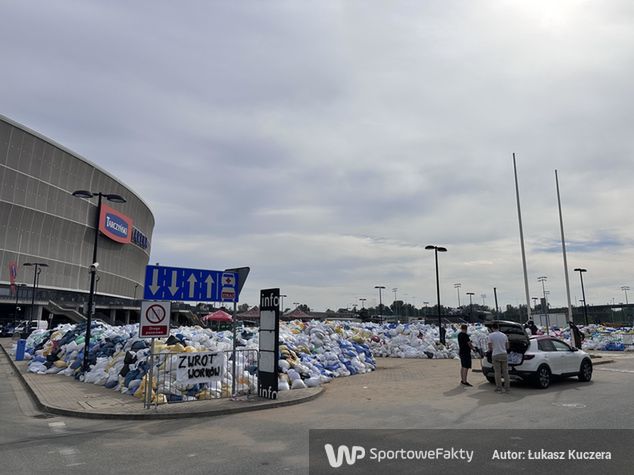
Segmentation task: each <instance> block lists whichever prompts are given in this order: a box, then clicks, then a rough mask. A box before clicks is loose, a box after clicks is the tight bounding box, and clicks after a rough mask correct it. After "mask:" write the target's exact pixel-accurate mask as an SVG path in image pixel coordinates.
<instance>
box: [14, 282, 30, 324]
mask: <svg viewBox="0 0 634 475" xmlns="http://www.w3.org/2000/svg"><path fill="white" fill-rule="evenodd" d="M25 287H27V285H26V284H15V314H14V316H13V321H15V322H17V321H18V311H19V310H20V307H18V305H19V298H20V289H24V288H25Z"/></svg>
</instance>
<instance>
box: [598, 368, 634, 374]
mask: <svg viewBox="0 0 634 475" xmlns="http://www.w3.org/2000/svg"><path fill="white" fill-rule="evenodd" d="M594 370H595V371H612V372H614V373H632V374H634V370H632V369H616V368H594Z"/></svg>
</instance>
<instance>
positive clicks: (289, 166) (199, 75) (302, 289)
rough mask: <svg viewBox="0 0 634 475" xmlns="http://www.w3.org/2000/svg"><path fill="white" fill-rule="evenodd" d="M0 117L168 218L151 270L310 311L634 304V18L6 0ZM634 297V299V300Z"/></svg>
mask: <svg viewBox="0 0 634 475" xmlns="http://www.w3.org/2000/svg"><path fill="white" fill-rule="evenodd" d="M0 25H1V28H0V58H2V68H1V70H2V78H1V81H0V84H1V87H0V113H2V114H4V115H6V116H8V117H10V118H12V119H14V120H16V121H18V122H20V123H22V124H24V125H26V126H28V127H31V128H33V129H35V130H37V131H38V132H40V133H42V134H44V135H45V136H47V137H50V138H52V139H53V140H55V141H57V142H59V143H61V144H63V145H65V146H66V147H68V148H70V149H71V150H74V151H75V152H77V153H79V154H81V155H83V156H85V157H87V158H88V159H89V160H91V161H93V162H94V163H96V164H98V165H99V166H101V167H103V168H105V169H106V170H108V171H109V172H111V173H112V174H113V175H115V176H116V177H118V178H120V179H121V180H122V181H123V182H125V183H126V184H128V185H130V186H131V187H132V188H133V189H134V190H135V191H136V192H138V193H139V194H140V195H141V196H142V197H143V198H144V200H145V201H146V202H147V203H148V204H149V205H150V207H151V209H152V211H153V213H154V215H155V218H156V227H155V229H154V236H153V242H152V256H151V262H160V263H161V264H162V265H173V266H181V267H198V268H206V269H224V268H226V267H234V266H243V265H247V266H250V267H251V269H252V273H251V276H250V278H249V280H248V282H247V283H246V286H245V288H244V290H243V293H242V298H241V301H242V302H247V303H250V304H256V303H257V298H258V295H259V293H258V292H259V289H261V288H270V287H280V288H281V290H282V293H285V294H287V295H288V299H287V301H286V302H288V304H289V305H288V306H290V304H291V303H293V302H302V303H306V304H308V305H309V306H310V307H311V308H313V309H317V310H325V309H326V308H328V307H329V308H333V309H336V308H339V307H346V306H349V305H352V304H355V303H357V304H358V303H359V301H358V299H359V298H367V299H368V300H367V302H366V305H372V306H373V305H375V304H376V303H377V301H378V294H377V292H376V291H375V290H374V286H375V285H385V286H386V287H387V295H386V294H384V300H383V302H384V303H391V302H392V300H393V299H394V294H393V293H392V292H391V289H392V288H394V287H396V288H398V289H399V290H398V293H397V296H398V298H399V299H401V298H404V299H405V300H406V301H408V302H410V303H415V304H416V305H418V306H421V305H422V303H423V301H429V302H430V303H432V304H433V303H435V300H436V296H435V275H434V272H435V271H434V256H433V252H430V251H426V250H425V249H424V247H425V245H427V244H438V245H444V246H446V247H447V248H448V252H447V253H445V254H442V255H440V256H439V257H440V282H441V300H442V302H443V303H445V304H447V305H450V306H456V305H457V299H458V296H457V294H456V290H455V289H454V283H456V282H460V283H461V284H462V288H461V293H462V295H461V302H462V303H463V304H464V303H465V301H468V297H467V296H466V295H465V293H466V292H469V291H471V292H475V294H476V300H477V301H478V302H480V303H481V302H482V298H481V297H480V295H481V294H486V303H487V304H488V305H492V304H493V287H497V289H498V296H499V301H500V304H501V305H505V304H507V303H511V304H513V305H517V304H518V303H520V302H523V301H524V284H523V277H522V262H521V254H520V245H519V232H518V223H517V210H516V204H515V190H514V184H513V164H512V153H513V152H515V153H516V154H517V159H518V171H519V181H520V193H521V200H522V213H523V218H524V232H525V238H526V246H527V263H528V275H529V284H530V293H531V296H539V295H541V286H540V284H538V282H537V277H538V276H541V275H545V276H547V277H548V281H547V284H546V288H547V290H549V291H550V292H551V294H550V300H551V301H552V303H553V304H554V305H564V304H565V301H566V297H565V283H564V271H563V261H562V256H561V244H560V234H559V221H558V214H557V201H556V190H555V177H554V169H555V168H557V169H558V170H559V174H560V176H559V178H560V186H561V194H562V203H563V212H564V224H565V230H566V234H567V236H566V237H567V242H568V246H569V255H568V261H569V267H570V270H571V272H570V274H571V275H570V278H571V294H572V299H575V298H576V299H577V300H579V299H581V289H580V285H579V278H578V274H574V275H573V272H572V269H573V268H575V267H579V266H581V267H585V268H587V269H588V273H587V274H586V275H585V276H584V277H585V282H586V293H587V300H588V303H589V304H605V303H607V302H608V301H610V302H611V301H612V298H615V299H616V302H621V301H623V300H624V295H623V292H622V291H621V290H620V287H621V286H622V285H631V286H632V288H633V289H634V279H633V278H632V267H633V265H634V246H633V244H634V237H633V235H634V223H633V221H632V206H633V204H634V180H633V179H634V156H633V155H634V154H633V152H634V141H633V138H634V134H633V132H632V126H633V124H634V117H633V116H634V107H633V106H634V103H633V99H634V93H633V91H634V87H633V81H634V79H633V78H634V61H633V58H634V3H632V2H631V1H629V0H624V1H611V0H595V1H582V0H575V1H573V0H557V1H552V0H539V1H538V0H533V1H530V2H528V1H503V0H497V1H466V0H465V1H450V0H439V1H388V0H383V1H373V2H368V1H340V2H337V1H331V2H329V1H319V2H315V1H312V2H308V1H266V2H265V1H253V2H251V1H242V0H230V1H199V2H195V1H189V2H185V1H184V2H172V1H169V2H168V1H165V2H160V1H156V0H153V1H134V2H128V1H108V2H104V1H87V0H81V1H79V0H77V1H62V0H57V1H55V2H51V1H28V2H20V1H7V0H3V1H1V2H0ZM632 300H634V294H633V295H632Z"/></svg>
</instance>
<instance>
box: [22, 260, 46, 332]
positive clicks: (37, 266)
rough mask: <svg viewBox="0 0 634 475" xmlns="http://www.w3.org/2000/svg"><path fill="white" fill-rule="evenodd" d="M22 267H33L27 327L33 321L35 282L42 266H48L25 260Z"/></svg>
mask: <svg viewBox="0 0 634 475" xmlns="http://www.w3.org/2000/svg"><path fill="white" fill-rule="evenodd" d="M22 265H23V266H24V267H33V293H32V295H31V309H30V310H29V328H31V327H30V325H31V322H32V321H33V310H34V308H35V292H36V290H37V284H38V281H39V280H40V279H39V276H40V272H42V267H48V264H45V263H43V262H25V263H24V264H22Z"/></svg>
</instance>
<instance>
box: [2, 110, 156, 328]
mask: <svg viewBox="0 0 634 475" xmlns="http://www.w3.org/2000/svg"><path fill="white" fill-rule="evenodd" d="M77 190H88V191H90V192H92V193H98V192H101V193H105V194H112V195H119V196H121V197H123V198H124V199H125V202H124V203H119V202H113V201H109V200H108V199H107V198H105V197H104V198H103V200H102V207H101V213H99V214H100V220H99V230H100V233H99V234H100V235H99V238H98V248H97V249H98V250H97V262H98V263H99V266H98V267H97V282H96V300H95V318H101V319H102V320H104V321H107V322H110V323H127V322H130V321H137V319H138V314H137V312H138V307H139V299H141V298H142V296H143V281H144V276H145V266H146V265H147V263H148V260H149V256H150V244H151V238H152V230H153V228H154V216H153V215H152V212H151V211H150V209H149V207H148V206H147V204H146V203H145V202H144V201H143V200H142V199H141V198H140V197H139V196H138V195H137V194H136V193H135V192H134V191H132V189H131V188H130V187H128V186H127V185H125V184H123V183H122V182H121V181H120V180H118V179H117V178H115V177H114V176H112V175H111V174H109V173H108V172H107V171H105V170H103V169H101V168H100V167H98V166H96V165H94V164H93V163H91V162H90V161H88V160H86V159H85V158H83V157H81V156H80V155H77V154H76V153H74V152H72V151H70V150H68V149H67V148H65V147H63V146H62V145H60V144H58V143H55V142H54V141H52V140H50V139H48V138H46V137H44V136H42V135H41V134H39V133H37V132H34V131H33V130H30V129H28V128H27V127H24V126H23V125H20V124H18V123H16V122H14V121H12V120H10V119H8V118H6V117H4V116H1V115H0V320H2V321H11V320H24V319H26V320H28V319H49V320H52V322H53V323H58V322H62V321H69V320H70V321H77V322H78V321H82V320H83V314H84V313H85V312H86V310H87V309H86V308H85V305H86V304H85V302H87V300H88V292H89V289H90V266H91V265H92V255H93V246H94V239H95V232H96V230H95V224H96V218H97V214H98V213H97V208H98V206H97V201H98V200H97V197H94V198H90V199H83V198H79V197H76V196H73V192H75V191H77ZM111 198H112V197H111ZM114 201H118V200H114ZM34 264H38V265H37V266H36V265H34ZM40 264H44V265H40ZM36 270H37V272H36ZM34 288H35V292H34ZM32 303H33V304H32Z"/></svg>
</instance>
